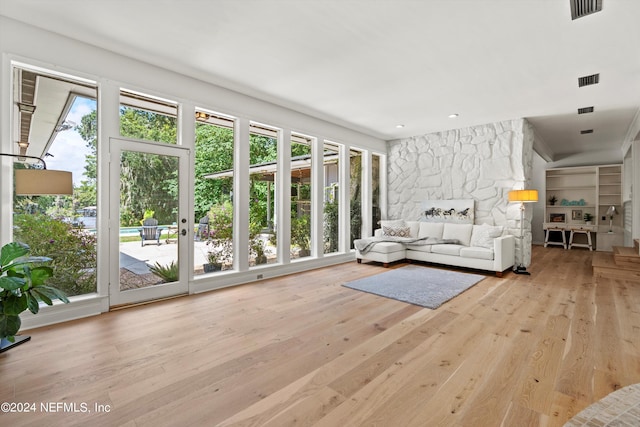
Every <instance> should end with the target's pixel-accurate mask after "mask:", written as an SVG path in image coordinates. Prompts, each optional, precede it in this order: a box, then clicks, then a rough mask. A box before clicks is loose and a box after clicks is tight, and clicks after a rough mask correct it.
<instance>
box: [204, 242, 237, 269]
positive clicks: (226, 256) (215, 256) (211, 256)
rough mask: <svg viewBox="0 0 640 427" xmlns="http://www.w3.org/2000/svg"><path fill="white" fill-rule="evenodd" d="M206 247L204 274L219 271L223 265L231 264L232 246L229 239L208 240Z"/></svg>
mask: <svg viewBox="0 0 640 427" xmlns="http://www.w3.org/2000/svg"><path fill="white" fill-rule="evenodd" d="M207 246H208V248H209V249H208V251H207V263H206V264H204V265H203V268H204V272H205V273H211V272H214V271H220V270H222V267H223V266H224V264H230V263H231V260H232V257H233V246H232V244H231V240H230V239H209V240H207Z"/></svg>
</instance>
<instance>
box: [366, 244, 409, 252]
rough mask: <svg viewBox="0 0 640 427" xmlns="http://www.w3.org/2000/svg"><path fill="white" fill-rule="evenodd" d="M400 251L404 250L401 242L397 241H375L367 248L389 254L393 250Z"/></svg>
mask: <svg viewBox="0 0 640 427" xmlns="http://www.w3.org/2000/svg"><path fill="white" fill-rule="evenodd" d="M400 251H404V245H403V244H402V243H397V242H377V243H376V244H375V245H373V247H372V248H371V249H370V250H369V252H378V253H381V254H390V253H393V252H400ZM365 255H366V254H365Z"/></svg>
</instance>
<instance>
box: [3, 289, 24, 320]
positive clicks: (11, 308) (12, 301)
mask: <svg viewBox="0 0 640 427" xmlns="http://www.w3.org/2000/svg"><path fill="white" fill-rule="evenodd" d="M26 309H27V296H26V295H24V294H22V295H20V296H17V295H9V296H7V297H6V298H4V299H3V301H2V311H3V313H4V314H7V315H14V316H17V315H19V314H20V313H22V312H23V311H25V310H26Z"/></svg>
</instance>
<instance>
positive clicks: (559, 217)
mask: <svg viewBox="0 0 640 427" xmlns="http://www.w3.org/2000/svg"><path fill="white" fill-rule="evenodd" d="M549 222H567V217H566V215H565V214H563V213H550V214H549Z"/></svg>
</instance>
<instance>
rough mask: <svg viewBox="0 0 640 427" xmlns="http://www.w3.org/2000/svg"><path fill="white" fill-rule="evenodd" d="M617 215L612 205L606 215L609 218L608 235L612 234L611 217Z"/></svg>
mask: <svg viewBox="0 0 640 427" xmlns="http://www.w3.org/2000/svg"><path fill="white" fill-rule="evenodd" d="M617 213H618V211H617V210H616V207H615V206H613V205H611V206H609V209H607V213H606V215H607V216H608V217H609V234H613V216H614V215H615V214H617Z"/></svg>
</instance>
